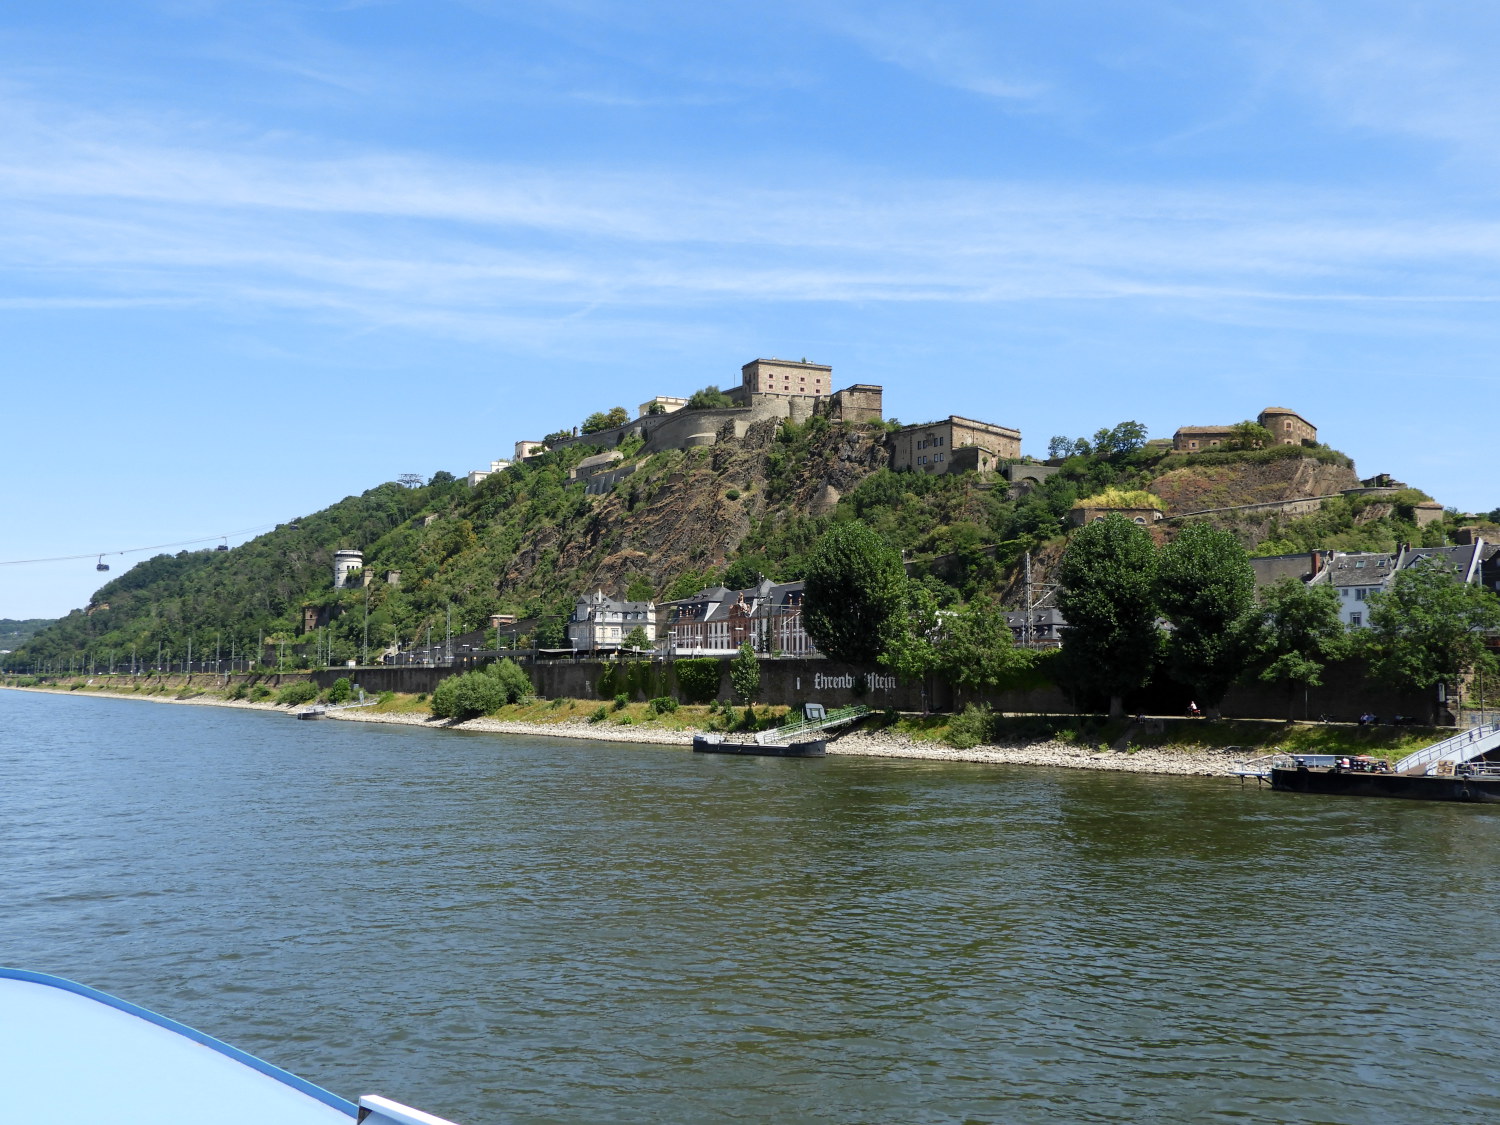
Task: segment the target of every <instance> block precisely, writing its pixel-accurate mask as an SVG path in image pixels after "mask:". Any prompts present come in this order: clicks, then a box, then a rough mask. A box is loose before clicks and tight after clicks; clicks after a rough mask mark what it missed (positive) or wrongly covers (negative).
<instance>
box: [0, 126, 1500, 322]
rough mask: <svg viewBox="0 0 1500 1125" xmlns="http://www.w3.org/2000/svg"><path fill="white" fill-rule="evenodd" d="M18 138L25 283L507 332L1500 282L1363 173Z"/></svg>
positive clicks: (16, 288) (1331, 295)
mask: <svg viewBox="0 0 1500 1125" xmlns="http://www.w3.org/2000/svg"><path fill="white" fill-rule="evenodd" d="M0 139H3V141H4V142H5V143H4V147H3V154H0V299H3V300H4V301H6V302H8V303H9V305H8V307H21V306H20V305H18V304H17V303H18V302H20V303H24V302H37V303H39V304H40V303H49V304H50V305H52V306H53V307H65V306H69V305H70V303H71V306H70V307H78V308H82V307H88V306H89V304H90V303H91V302H95V303H98V302H104V303H107V302H121V301H140V302H150V303H166V302H180V301H191V302H195V303H198V304H217V305H221V306H224V307H232V308H243V307H245V306H246V305H257V304H259V305H263V306H266V307H269V308H277V309H296V310H301V311H303V312H305V313H307V314H308V315H315V316H320V317H327V318H338V319H346V320H349V321H351V322H358V321H360V320H361V319H363V320H366V321H368V322H370V323H379V324H385V325H397V324H399V325H404V326H407V327H410V328H412V329H413V330H422V331H436V332H457V331H464V329H463V328H462V327H461V326H462V325H464V324H465V323H468V324H471V325H477V324H480V323H481V322H482V323H484V324H486V326H487V327H486V328H485V331H486V332H492V331H494V330H495V326H496V325H502V324H503V325H508V326H510V327H511V328H512V329H516V326H517V325H519V324H520V323H522V322H523V321H525V320H526V318H528V317H531V318H535V319H536V320H538V321H539V322H545V323H555V322H556V321H557V320H558V318H560V317H568V316H577V315H580V310H588V312H587V314H586V315H588V316H590V317H592V318H595V319H603V318H605V317H608V316H610V315H612V314H613V313H619V314H621V315H623V314H624V312H625V311H626V310H631V315H643V316H645V317H647V318H648V319H652V318H657V317H667V318H668V319H670V315H671V313H672V312H673V311H674V310H675V311H676V312H677V313H679V314H681V313H683V312H685V310H689V309H703V308H705V307H710V306H716V305H729V304H741V305H745V304H751V305H753V304H766V303H772V302H783V301H786V302H831V303H837V302H872V301H873V302H903V303H913V302H950V303H967V304H975V303H1001V302H1024V301H1032V302H1036V301H1076V300H1148V301H1158V302H1159V301H1171V302H1176V303H1177V304H1179V305H1180V306H1181V307H1182V309H1183V310H1185V311H1188V312H1189V314H1190V315H1191V310H1192V309H1194V308H1198V309H1204V310H1207V309H1208V308H1209V307H1210V306H1215V305H1217V306H1225V305H1240V306H1244V305H1260V304H1266V303H1281V304H1284V305H1288V306H1291V305H1296V304H1299V303H1313V302H1316V303H1322V304H1327V303H1331V302H1338V303H1359V302H1370V303H1381V304H1386V305H1390V304H1394V303H1397V302H1408V303H1417V302H1421V303H1426V304H1429V305H1434V304H1439V305H1440V304H1454V305H1456V304H1462V303H1464V302H1487V301H1492V300H1494V299H1495V298H1496V296H1497V294H1500V223H1496V222H1494V221H1491V220H1490V219H1488V218H1487V217H1474V216H1471V215H1465V214H1459V213H1449V214H1433V213H1432V212H1431V209H1430V208H1429V207H1427V206H1425V205H1422V206H1418V205H1415V204H1411V203H1403V202H1401V201H1394V200H1389V199H1382V198H1379V197H1375V196H1365V197H1353V196H1351V195H1349V194H1348V193H1323V194H1318V193H1309V192H1306V191H1302V192H1298V193H1295V194H1294V193H1290V192H1286V191H1281V190H1278V189H1276V188H1274V187H1259V188H1254V189H1227V188H1221V189H1213V188H1204V189H1200V190H1196V191H1190V190H1178V191H1175V192H1162V191H1159V190H1148V189H1144V188H1113V189H1108V190H1104V189H1086V188H1067V187H1063V186H1059V185H1055V184H1036V185H1026V184H993V183H975V182H965V181H910V180H908V181H900V182H892V181H890V180H886V181H882V182H880V183H879V184H874V185H871V184H868V183H865V182H862V181H857V180H855V179H854V178H852V177H849V178H843V179H841V178H840V177H839V176H838V175H837V174H836V173H833V172H828V173H825V174H822V175H821V176H819V177H817V178H815V179H811V180H808V181H806V182H804V183H802V184H799V186H798V187H796V188H786V189H776V190H772V189H761V188H754V187H745V186H737V185H734V184H731V183H729V181H726V178H725V177H722V176H714V175H712V174H711V173H709V172H707V171H702V172H698V173H695V174H686V173H681V172H672V173H670V174H668V173H664V172H663V171H661V170H660V169H653V168H631V169H622V170H618V171H614V172H610V173H600V172H598V171H597V170H591V171H590V172H589V173H588V174H580V173H579V172H577V171H575V170H570V169H558V168H551V169H548V168H536V167H524V166H515V165H505V164H498V163H497V164H479V163H474V162H467V163H465V162H458V161H450V160H443V159H438V158H423V157H420V156H414V155H410V154H398V153H389V152H380V151H357V150H347V151H345V152H343V153H337V154H333V155H327V154H323V155H316V156H314V155H310V154H308V153H307V152H305V151H302V149H303V148H304V147H305V146H303V145H301V144H300V143H299V142H296V141H294V140H287V139H277V140H275V141H269V140H261V141H254V140H246V139H241V140H240V141H239V143H237V144H229V145H226V144H215V143H214V140H213V137H212V133H211V130H208V129H202V130H187V131H184V132H180V133H179V134H177V135H175V136H173V135H165V134H164V133H163V131H162V130H161V129H160V128H159V127H136V126H134V125H133V124H132V123H131V122H129V121H122V120H118V119H109V118H100V117H81V116H78V115H75V114H72V113H69V112H64V111H59V110H56V109H55V108H54V107H48V106H45V105H38V104H32V105H29V106H27V105H25V104H23V103H18V102H16V101H12V102H11V103H9V106H8V108H7V109H6V110H5V111H4V112H3V113H0ZM745 179H746V182H754V177H748V178H745ZM726 185H728V186H726ZM1221 314H1222V313H1221V310H1214V311H1212V312H1207V311H1205V312H1204V314H1203V315H1221ZM1278 315H1283V314H1278ZM516 330H518V329H516Z"/></svg>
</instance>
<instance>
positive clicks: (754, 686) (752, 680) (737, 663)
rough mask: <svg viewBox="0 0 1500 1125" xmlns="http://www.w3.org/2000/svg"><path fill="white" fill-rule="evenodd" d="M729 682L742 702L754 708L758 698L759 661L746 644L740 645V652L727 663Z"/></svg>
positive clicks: (753, 651)
mask: <svg viewBox="0 0 1500 1125" xmlns="http://www.w3.org/2000/svg"><path fill="white" fill-rule="evenodd" d="M729 682H730V683H731V684H733V685H734V693H735V694H736V695H738V696H739V697H740V699H741V701H742V702H744V703H745V704H746V705H748V706H754V704H755V701H756V699H758V698H759V697H760V661H759V660H757V659H756V658H755V650H754V649H752V648H751V647H750V645H749V644H748V643H747V644H742V645H740V651H739V652H738V653H737V654H736V655H735V658H734V659H733V660H731V661H730V662H729Z"/></svg>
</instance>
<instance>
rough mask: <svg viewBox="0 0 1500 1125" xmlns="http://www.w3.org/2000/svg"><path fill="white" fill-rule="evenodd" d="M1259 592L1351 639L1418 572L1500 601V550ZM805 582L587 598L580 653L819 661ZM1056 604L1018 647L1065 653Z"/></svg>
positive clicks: (1367, 555)
mask: <svg viewBox="0 0 1500 1125" xmlns="http://www.w3.org/2000/svg"><path fill="white" fill-rule="evenodd" d="M1250 565H1251V567H1252V568H1253V570H1254V571H1255V579H1256V584H1257V585H1268V584H1270V583H1273V582H1276V581H1279V580H1280V579H1282V578H1296V579H1298V580H1300V581H1302V582H1304V583H1306V584H1308V585H1320V586H1329V587H1331V588H1332V589H1333V590H1334V591H1336V593H1337V594H1338V598H1339V615H1340V618H1341V619H1342V620H1343V622H1344V624H1345V625H1346V626H1347V627H1349V628H1351V629H1359V628H1364V627H1366V626H1367V625H1368V623H1369V622H1368V611H1367V609H1366V605H1367V602H1368V599H1369V597H1370V595H1371V594H1373V593H1376V592H1378V591H1381V590H1385V589H1387V588H1388V587H1389V586H1390V583H1391V580H1392V579H1393V578H1394V577H1395V575H1396V574H1398V573H1400V572H1401V571H1403V570H1406V569H1408V568H1410V567H1416V566H1441V567H1443V568H1444V569H1445V570H1447V571H1449V572H1451V573H1453V575H1454V578H1455V580H1456V581H1460V582H1465V583H1470V584H1475V585H1480V586H1483V587H1484V588H1486V589H1489V590H1493V591H1495V592H1496V593H1497V594H1500V544H1495V543H1486V542H1485V541H1484V539H1482V538H1480V537H1478V536H1475V537H1472V539H1471V540H1470V542H1468V543H1465V544H1461V545H1459V546H1455V547H1408V546H1406V545H1404V544H1403V545H1402V546H1401V547H1400V548H1398V549H1397V550H1396V551H1393V552H1388V553H1382V552H1357V553H1348V552H1343V551H1321V550H1320V551H1311V552H1308V553H1306V554H1296V555H1272V556H1268V557H1265V558H1257V559H1251V560H1250ZM802 594H803V584H802V583H801V582H772V581H771V580H770V579H768V578H762V579H761V581H760V582H759V583H758V584H756V585H755V586H752V587H750V588H749V589H746V590H729V589H726V588H725V587H723V586H708V587H705V588H704V589H702V590H699V591H698V592H697V593H696V594H693V595H692V596H691V597H687V598H682V599H679V600H677V601H670V602H659V603H658V602H627V601H621V600H619V599H617V598H611V597H608V596H607V595H605V593H604V592H603V591H602V590H598V591H595V592H594V593H592V594H589V595H586V596H584V597H580V598H579V599H578V601H577V603H576V604H575V606H574V609H573V616H572V617H571V618H570V619H569V622H568V640H569V644H570V646H571V647H572V648H573V650H574V651H575V652H615V651H619V650H620V649H621V648H623V647H624V646H625V642H626V639H627V638H628V637H629V635H630V633H631V632H632V631H633V630H634V629H636V628H640V629H641V630H642V631H643V632H644V633H645V636H646V639H647V641H649V642H650V644H651V647H652V648H653V649H654V650H655V651H656V652H658V653H660V654H662V655H665V656H669V657H675V656H731V655H733V654H734V653H735V652H737V651H739V648H740V646H741V645H743V644H747V643H748V644H749V645H750V647H751V648H752V649H753V650H754V651H756V652H758V653H763V654H765V655H785V656H816V655H818V650H817V646H816V645H814V644H813V642H812V639H811V638H810V637H809V636H808V635H807V632H806V630H805V629H804V628H803V624H802ZM1050 600H1051V599H1050V597H1048V598H1043V599H1042V601H1041V602H1040V603H1038V604H1037V606H1035V607H1034V608H1033V609H1032V611H1031V613H1029V614H1028V613H1027V612H1026V611H1024V610H1019V611H1017V610H1012V611H1008V612H1007V613H1006V615H1005V616H1006V620H1007V622H1008V624H1009V625H1010V628H1011V632H1012V633H1013V634H1014V635H1015V638H1016V640H1018V641H1021V642H1023V643H1029V644H1034V645H1041V646H1052V645H1056V644H1058V643H1060V641H1061V639H1062V632H1063V630H1064V629H1066V627H1067V623H1066V622H1065V621H1064V620H1063V618H1062V616H1061V614H1060V613H1059V612H1058V610H1057V608H1056V606H1055V605H1052V604H1050Z"/></svg>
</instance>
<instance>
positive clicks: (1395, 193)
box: [0, 0, 1500, 617]
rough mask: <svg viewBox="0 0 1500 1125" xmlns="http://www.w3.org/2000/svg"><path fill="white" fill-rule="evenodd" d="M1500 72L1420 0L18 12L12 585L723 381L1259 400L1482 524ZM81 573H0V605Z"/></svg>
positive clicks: (7, 23) (0, 46) (10, 611)
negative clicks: (798, 373) (825, 376)
mask: <svg viewBox="0 0 1500 1125" xmlns="http://www.w3.org/2000/svg"><path fill="white" fill-rule="evenodd" d="M1497 55H1500V6H1497V5H1488V4H1474V3H1472V2H1461V3H1460V2H1453V3H1445V2H1439V0H1429V2H1425V3H1412V2H1397V0H1357V2H1355V0H1348V2H1344V0H1297V2H1292V0H1286V2H1277V0H1258V2H1252V0H1218V2H1216V3H1214V4H1203V3H1201V2H1187V0H1183V2H1163V0H1135V2H1132V3H1123V2H1119V3H1101V2H1070V0H1047V2H1045V3H1043V2H1029V0H1016V2H993V0H992V2H990V3H984V4H977V3H976V4H965V3H951V4H943V3H924V4H920V5H918V4H914V3H904V4H895V3H892V4H882V3H858V4H855V3H842V2H837V0H826V2H825V0H801V2H799V3H795V4H783V3H778V2H776V0H758V2H756V3H753V4H751V3H739V2H737V0H721V2H719V3H715V4H702V3H697V4H687V3H683V4H661V3H653V2H651V0H638V2H636V3H632V4H619V3H614V4H610V3H596V2H593V0H558V2H545V0H510V2H506V3H491V2H487V0H468V2H455V3H450V2H445V0H423V2H422V3H406V2H399V0H392V2H387V3H380V2H371V3H359V2H346V3H332V2H329V3H314V2H306V3H292V2H285V0H256V2H254V3H215V2H212V0H176V2H160V3H151V2H137V3H128V2H121V0H114V2H108V3H103V2H101V3H72V2H68V0H51V2H49V3H46V4H42V3H35V2H33V3H29V4H24V3H23V4H21V5H12V6H10V7H9V8H8V9H7V11H6V14H5V15H4V16H3V17H0V142H3V143H0V341H3V348H0V371H3V379H4V383H3V385H4V400H3V401H4V403H5V410H4V415H3V416H4V418H5V426H4V432H5V438H6V441H5V445H4V451H5V462H6V464H7V468H8V470H9V476H10V482H11V486H10V487H9V488H7V489H6V490H5V491H4V494H3V496H0V529H3V530H0V560H12V559H29V558H38V557H47V556H54V555H70V554H80V553H84V552H98V551H114V550H119V549H123V548H127V547H137V546H145V545H151V544H157V543H173V542H178V541H181V540H187V539H191V538H194V537H198V536H210V535H220V534H225V533H228V532H233V531H238V530H240V529H246V528H254V527H262V526H265V525H269V524H274V523H276V522H278V521H282V520H287V519H290V518H294V517H296V516H298V515H301V514H304V513H306V512H309V511H313V510H315V509H317V508H320V507H323V506H325V505H326V504H328V503H330V502H332V501H334V500H337V499H339V498H340V497H342V496H345V495H347V494H350V493H355V492H359V491H362V490H363V489H365V488H368V487H371V486H373V485H375V484H378V483H379V482H381V481H384V480H390V479H393V478H395V477H396V476H397V475H399V474H400V473H403V472H420V473H423V474H426V475H430V474H431V473H433V472H435V471H436V470H438V469H447V470H449V471H452V472H454V473H463V472H465V471H467V470H469V469H471V468H477V467H481V466H483V465H485V464H487V463H488V461H490V460H491V459H492V458H495V457H500V456H508V453H509V450H510V449H511V446H512V444H513V443H514V441H515V440H516V439H518V438H527V437H536V436H540V435H541V434H543V433H545V432H547V431H550V430H553V429H557V428H560V427H562V426H564V425H572V424H575V423H577V422H578V421H580V420H581V419H582V418H583V416H584V415H585V414H587V413H589V412H591V411H593V410H596V409H601V408H607V407H610V406H613V405H616V404H619V405H624V406H626V407H628V408H630V409H632V411H633V409H634V407H635V404H637V403H639V402H641V401H642V400H644V399H646V398H648V397H650V396H651V395H654V394H658V393H662V394H685V393H689V392H691V391H692V390H694V389H696V388H698V387H701V386H703V385H705V384H707V383H718V384H720V385H730V384H733V383H735V382H737V380H738V371H739V367H740V365H741V364H742V363H744V362H745V361H747V360H749V359H752V358H754V357H756V356H759V355H766V356H789V357H799V358H800V357H802V356H806V357H808V358H809V359H813V360H816V361H818V362H822V363H828V364H832V365H833V368H834V384H835V386H843V385H847V384H848V383H853V382H874V383H881V384H884V386H885V388H886V404H887V413H888V414H890V415H892V416H895V417H899V418H901V419H903V420H906V421H921V420H926V419H929V418H933V417H939V416H943V415H946V414H949V413H959V414H966V415H969V416H973V417H978V418H982V419H986V420H989V421H994V422H999V423H1002V424H1005V425H1012V426H1018V427H1020V429H1021V430H1022V431H1023V433H1024V435H1025V438H1024V446H1025V448H1026V450H1027V451H1028V452H1031V453H1036V454H1041V453H1044V451H1045V448H1046V443H1047V439H1048V437H1049V436H1051V435H1053V434H1056V433H1068V434H1086V433H1092V432H1093V431H1094V430H1096V429H1098V428H1099V427H1101V426H1106V425H1112V424H1114V423H1116V422H1119V421H1122V420H1124V419H1136V420H1139V421H1141V422H1143V423H1145V424H1146V425H1147V426H1148V427H1149V429H1150V431H1151V433H1152V435H1153V436H1170V434H1171V432H1172V430H1173V429H1175V428H1176V427H1177V426H1178V425H1184V424H1204V423H1212V422H1232V421H1236V420H1239V419H1242V418H1245V417H1251V416H1253V415H1254V414H1255V413H1256V412H1257V411H1259V410H1260V409H1261V408H1262V407H1265V406H1268V405H1284V406H1291V407H1293V408H1295V409H1299V410H1300V411H1301V412H1302V413H1304V414H1305V415H1306V416H1307V417H1309V418H1310V419H1311V420H1312V421H1313V422H1314V423H1316V424H1317V425H1318V426H1319V427H1320V433H1321V436H1323V437H1324V438H1325V439H1326V440H1327V441H1328V442H1329V443H1330V444H1332V445H1334V446H1336V447H1338V448H1341V449H1343V450H1345V451H1346V452H1348V453H1350V454H1352V455H1353V456H1354V457H1355V458H1356V461H1357V464H1358V467H1359V469H1360V471H1361V473H1364V474H1366V475H1368V474H1371V473H1375V472H1390V473H1392V474H1394V475H1396V476H1397V477H1399V478H1401V479H1404V480H1407V481H1409V482H1410V483H1412V484H1414V485H1416V486H1418V487H1421V488H1423V489H1425V490H1426V491H1428V492H1430V493H1431V494H1433V495H1434V496H1435V497H1436V498H1437V499H1439V500H1440V501H1442V502H1443V503H1444V504H1448V505H1455V506H1458V507H1460V508H1464V509H1466V510H1488V509H1490V508H1493V507H1495V506H1497V505H1500V484H1497V483H1496V478H1495V473H1494V469H1493V465H1494V452H1493V449H1492V448H1491V447H1490V446H1491V442H1490V437H1491V435H1492V434H1493V432H1494V425H1495V420H1496V417H1497V413H1500V411H1497V407H1500V376H1497V373H1496V356H1497V354H1500V308H1497V302H1500V268H1497V267H1500V218H1497V209H1496V202H1497V199H1496V196H1497V185H1500V175H1497V173H1500V58H1497ZM241 538H243V536H231V537H230V540H229V541H230V542H231V543H233V542H236V541H238V539H241ZM142 557H144V556H140V555H137V556H131V557H130V558H127V559H118V558H117V559H114V560H106V561H111V565H112V566H114V567H115V568H116V570H117V571H118V570H119V569H121V568H122V567H123V566H124V565H128V564H129V563H130V562H131V561H134V560H136V559H139V558H142ZM99 577H102V576H100V575H97V574H96V573H95V572H94V569H93V566H92V560H88V561H86V562H69V563H62V564H38V565H29V566H5V567H0V616H8V617H28V616H52V615H57V614H61V613H63V612H66V611H67V610H68V609H70V608H72V607H75V606H80V605H83V604H85V603H86V602H87V600H88V595H89V593H90V592H91V591H92V590H93V589H94V588H95V587H96V586H97V584H98V583H97V581H96V579H97V578H99Z"/></svg>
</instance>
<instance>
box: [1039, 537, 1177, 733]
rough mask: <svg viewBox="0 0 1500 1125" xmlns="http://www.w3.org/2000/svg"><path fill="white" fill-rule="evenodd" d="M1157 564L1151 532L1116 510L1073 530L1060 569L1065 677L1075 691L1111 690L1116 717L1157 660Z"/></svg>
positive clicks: (1104, 691)
mask: <svg viewBox="0 0 1500 1125" xmlns="http://www.w3.org/2000/svg"><path fill="white" fill-rule="evenodd" d="M1156 563H1157V558H1156V545H1155V544H1154V543H1152V541H1151V535H1150V533H1148V532H1147V531H1146V529H1145V528H1143V527H1141V526H1140V525H1139V524H1136V523H1133V522H1131V521H1130V520H1127V519H1126V518H1125V517H1124V516H1120V515H1114V514H1111V515H1108V516H1106V517H1105V518H1104V519H1102V520H1097V521H1095V522H1094V523H1091V524H1089V525H1087V526H1086V527H1083V528H1081V529H1080V530H1079V531H1078V533H1077V534H1076V535H1074V536H1073V541H1072V542H1071V543H1069V544H1068V549H1067V552H1066V553H1065V554H1064V555H1063V559H1062V565H1061V566H1060V567H1059V568H1058V581H1059V582H1060V583H1061V584H1062V587H1061V589H1060V590H1059V591H1058V594H1057V604H1058V608H1059V609H1061V610H1062V614H1063V616H1064V617H1065V618H1066V619H1067V622H1068V628H1067V631H1066V632H1065V633H1064V634H1063V672H1064V675H1065V676H1066V677H1067V679H1068V680H1069V682H1070V683H1071V684H1072V686H1073V688H1074V690H1075V691H1079V692H1085V693H1089V692H1098V693H1100V694H1102V695H1105V696H1107V697H1108V698H1109V713H1110V714H1111V715H1113V716H1119V715H1122V714H1124V696H1125V695H1127V694H1128V693H1129V692H1131V691H1134V690H1135V689H1136V688H1139V687H1140V686H1141V685H1142V684H1144V683H1145V682H1146V680H1147V679H1148V678H1149V677H1150V675H1151V670H1152V667H1153V666H1154V664H1155V662H1156V656H1157V646H1158V639H1157V631H1156Z"/></svg>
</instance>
